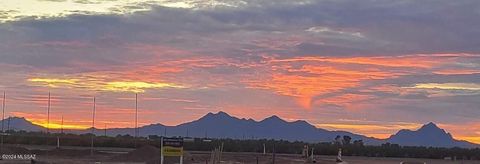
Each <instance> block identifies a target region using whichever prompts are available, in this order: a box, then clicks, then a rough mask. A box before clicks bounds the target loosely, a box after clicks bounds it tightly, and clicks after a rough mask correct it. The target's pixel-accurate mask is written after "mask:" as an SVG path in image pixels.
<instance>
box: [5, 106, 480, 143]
mask: <svg viewBox="0 0 480 164" xmlns="http://www.w3.org/2000/svg"><path fill="white" fill-rule="evenodd" d="M7 120H8V119H6V120H5V129H6V128H7ZM10 129H15V130H26V131H42V130H44V128H43V127H41V126H38V125H34V124H32V123H31V122H29V121H28V120H26V119H25V118H19V117H11V118H10ZM51 131H52V132H55V131H58V130H51ZM65 132H67V133H76V134H81V133H90V132H91V129H86V130H65ZM134 132H135V129H134V128H111V129H107V135H109V136H116V135H119V134H120V135H125V134H128V135H131V136H133V135H134ZM104 133H105V130H104V129H95V134H96V135H104ZM165 134H166V135H167V136H187V137H199V138H202V137H207V138H233V139H277V140H280V139H282V140H288V141H306V142H330V141H333V139H334V138H335V137H336V136H337V135H340V136H344V135H348V136H350V137H352V141H353V140H363V141H364V143H365V144H368V145H380V144H382V143H386V142H390V143H396V144H399V145H403V146H432V147H463V148H472V147H479V145H476V144H473V143H470V142H467V141H459V140H455V139H454V138H453V137H452V136H451V135H450V134H449V133H447V132H446V131H445V130H443V129H440V128H439V127H438V126H437V125H435V124H434V123H428V124H426V125H424V126H422V127H421V128H420V129H418V130H416V131H412V130H405V129H404V130H400V131H399V132H397V133H396V134H394V135H392V136H391V137H390V138H388V139H376V138H372V137H367V136H363V135H358V134H354V133H350V132H346V131H329V130H325V129H321V128H317V127H315V126H313V125H311V124H309V123H308V122H306V121H300V120H299V121H293V122H288V121H285V120H283V119H281V118H279V117H277V116H271V117H268V118H265V119H263V120H261V121H255V120H253V119H243V118H242V119H240V118H237V117H233V116H230V115H229V114H227V113H225V112H218V113H208V114H207V115H205V116H203V117H201V118H200V119H198V120H195V121H192V122H187V123H183V124H180V125H177V126H165V125H162V124H151V125H146V126H142V127H139V135H140V136H145V137H146V136H148V135H159V136H163V135H165Z"/></svg>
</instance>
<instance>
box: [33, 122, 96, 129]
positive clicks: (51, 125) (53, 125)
mask: <svg viewBox="0 0 480 164" xmlns="http://www.w3.org/2000/svg"><path fill="white" fill-rule="evenodd" d="M31 122H32V123H33V124H35V125H38V126H41V127H44V128H47V127H48V128H49V129H62V128H63V129H76V130H80V129H87V128H89V127H88V126H84V125H74V124H63V125H62V124H61V123H60V124H59V123H54V122H51V123H47V122H44V121H31Z"/></svg>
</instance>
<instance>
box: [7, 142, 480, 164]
mask: <svg viewBox="0 0 480 164" xmlns="http://www.w3.org/2000/svg"><path fill="white" fill-rule="evenodd" d="M47 150H49V151H47ZM159 152H160V151H159V149H158V148H156V147H152V146H145V147H141V148H139V149H135V150H134V149H118V148H98V149H97V151H95V152H94V153H93V156H92V155H91V154H90V150H89V148H88V147H66V148H63V149H55V148H52V147H32V146H12V145H10V146H6V147H4V149H3V150H2V154H5V155H21V156H20V157H19V156H16V157H15V158H16V159H4V160H0V164H5V163H9V164H10V163H12V164H17V163H19V164H21V163H31V160H29V159H27V158H30V157H32V155H34V156H35V163H37V164H43V163H55V164H57V163H58V164H64V163H68V164H84V163H95V164H120V163H122V164H137V163H138V164H157V163H159V161H160V155H159ZM10 157H12V156H10ZM210 157H211V154H210V152H186V153H185V155H184V163H185V164H207V163H211V162H210V161H209V160H210ZM315 159H316V163H318V164H337V163H336V162H335V157H334V156H316V157H315ZM343 159H344V160H345V162H343V163H338V164H400V163H401V162H406V163H405V164H408V163H410V164H423V163H427V164H480V161H449V160H433V159H406V158H369V157H343ZM257 161H258V163H259V164H270V163H272V155H271V154H267V155H263V154H258V153H223V154H222V162H221V163H224V164H242V163H248V164H256V163H257ZM178 162H179V159H178V158H166V159H165V163H166V164H173V163H178ZM275 163H277V164H300V163H305V160H304V159H302V158H301V157H300V156H299V155H291V154H277V155H276V157H275Z"/></svg>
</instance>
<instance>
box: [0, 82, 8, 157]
mask: <svg viewBox="0 0 480 164" xmlns="http://www.w3.org/2000/svg"><path fill="white" fill-rule="evenodd" d="M6 97H7V96H6V94H5V91H3V101H2V102H3V103H2V137H1V140H2V141H1V144H0V153H1V154H3V135H4V129H3V126H4V125H3V121H4V120H5V99H6ZM0 158H1V159H3V157H0Z"/></svg>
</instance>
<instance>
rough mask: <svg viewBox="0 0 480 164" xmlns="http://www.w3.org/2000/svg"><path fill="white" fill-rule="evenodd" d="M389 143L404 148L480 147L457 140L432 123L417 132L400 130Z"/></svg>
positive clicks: (389, 139)
mask: <svg viewBox="0 0 480 164" xmlns="http://www.w3.org/2000/svg"><path fill="white" fill-rule="evenodd" d="M387 142H390V143H395V144H399V145H403V146H427V147H430V146H431V147H463V148H473V147H478V145H476V144H473V143H470V142H467V141H459V140H455V139H454V138H453V137H452V135H451V134H450V133H447V132H446V131H445V130H443V129H440V128H439V127H438V126H437V125H435V124H434V123H432V122H430V123H428V124H425V125H423V126H422V127H421V128H420V129H418V130H416V131H412V130H406V129H404V130H400V131H398V132H397V133H396V134H394V135H392V136H390V138H388V139H387Z"/></svg>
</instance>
